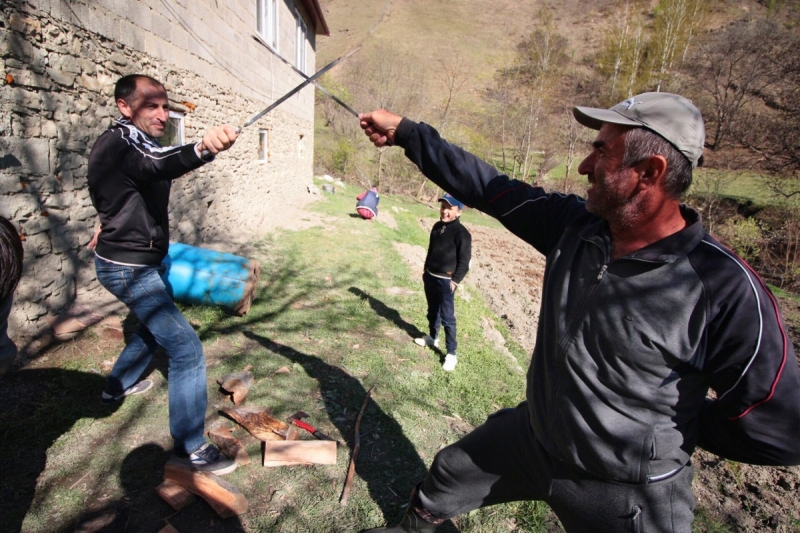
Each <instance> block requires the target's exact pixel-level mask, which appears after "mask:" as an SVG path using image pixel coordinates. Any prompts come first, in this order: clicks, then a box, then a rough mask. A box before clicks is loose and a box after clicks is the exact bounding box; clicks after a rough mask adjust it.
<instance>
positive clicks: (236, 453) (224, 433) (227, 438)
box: [208, 427, 250, 466]
mask: <svg viewBox="0 0 800 533" xmlns="http://www.w3.org/2000/svg"><path fill="white" fill-rule="evenodd" d="M208 436H209V437H210V438H211V440H212V441H213V442H214V444H216V445H217V446H218V447H219V449H220V451H222V453H223V454H225V457H227V458H228V459H233V460H234V461H236V464H237V465H239V466H244V465H249V464H250V456H249V455H247V450H245V449H244V445H243V444H242V443H241V442H239V439H237V438H236V437H234V436H233V435H232V434H231V430H229V429H228V428H226V427H221V428H217V429H212V430H211V431H209V432H208Z"/></svg>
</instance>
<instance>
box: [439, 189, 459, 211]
mask: <svg viewBox="0 0 800 533" xmlns="http://www.w3.org/2000/svg"><path fill="white" fill-rule="evenodd" d="M439 201H440V202H442V201H444V202H447V203H448V204H450V205H452V206H453V207H457V208H459V209H464V204H463V203H461V202H459V201H458V200H456V199H455V198H453V196H452V195H451V194H450V193H446V194H445V195H444V196H442V197H441V198H439Z"/></svg>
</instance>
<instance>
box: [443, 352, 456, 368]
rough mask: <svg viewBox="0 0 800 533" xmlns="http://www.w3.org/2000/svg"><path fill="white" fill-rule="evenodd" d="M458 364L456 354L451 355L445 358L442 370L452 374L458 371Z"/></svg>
mask: <svg viewBox="0 0 800 533" xmlns="http://www.w3.org/2000/svg"><path fill="white" fill-rule="evenodd" d="M457 364H458V357H456V356H455V354H452V353H449V354H447V356H445V358H444V363H442V370H444V371H445V372H452V371H453V370H455V369H456V365H457Z"/></svg>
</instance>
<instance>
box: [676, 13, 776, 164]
mask: <svg viewBox="0 0 800 533" xmlns="http://www.w3.org/2000/svg"><path fill="white" fill-rule="evenodd" d="M776 32H778V33H779V29H778V28H776V27H775V23H774V22H772V21H770V20H763V19H762V20H756V21H739V22H737V23H734V24H731V25H730V26H728V27H727V28H724V29H722V30H719V31H716V32H713V33H711V34H709V35H708V37H707V38H706V39H705V40H704V41H703V42H702V43H701V44H700V45H699V46H698V47H697V49H696V51H695V52H694V53H693V54H692V61H691V68H690V70H689V71H690V73H691V79H692V80H693V81H694V85H695V87H696V89H697V90H698V91H699V92H700V94H701V96H702V97H705V98H706V99H707V100H708V101H709V105H707V106H705V109H704V111H705V113H704V114H705V119H706V124H707V128H706V129H707V135H708V136H707V138H706V146H708V147H709V148H710V149H711V150H717V149H718V148H720V147H721V146H724V145H725V142H726V140H727V138H728V136H729V135H730V134H731V133H732V132H734V127H735V125H736V123H737V120H738V119H739V115H740V113H741V111H742V110H743V109H745V108H746V107H747V106H748V105H749V104H750V103H751V102H753V101H756V100H758V99H759V98H760V97H761V95H762V94H763V92H764V90H765V89H767V88H768V87H770V86H771V85H774V84H775V83H777V82H778V81H779V80H780V79H781V76H782V72H781V71H782V70H783V69H782V68H780V67H779V66H778V64H777V63H778V61H779V58H778V57H775V55H776V53H779V52H780V48H781V47H780V46H779V43H778V42H777V41H778V40H777V39H776Z"/></svg>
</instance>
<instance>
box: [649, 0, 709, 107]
mask: <svg viewBox="0 0 800 533" xmlns="http://www.w3.org/2000/svg"><path fill="white" fill-rule="evenodd" d="M704 8H705V2H704V1H703V0H661V1H660V2H659V3H658V5H657V6H656V10H655V12H654V21H653V34H652V37H651V39H650V56H651V57H652V67H651V75H652V77H653V78H654V81H653V85H654V86H655V90H656V92H660V91H661V89H662V88H663V86H664V84H665V83H666V82H667V80H668V79H669V77H670V76H671V75H672V74H673V73H674V71H675V70H677V69H678V68H679V67H680V66H681V65H680V63H681V59H682V58H683V57H684V56H685V55H686V53H687V50H688V48H689V44H690V42H691V40H692V37H693V36H694V34H695V33H696V32H697V29H698V28H699V27H701V24H702V22H703V18H704V17H703V10H704Z"/></svg>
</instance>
